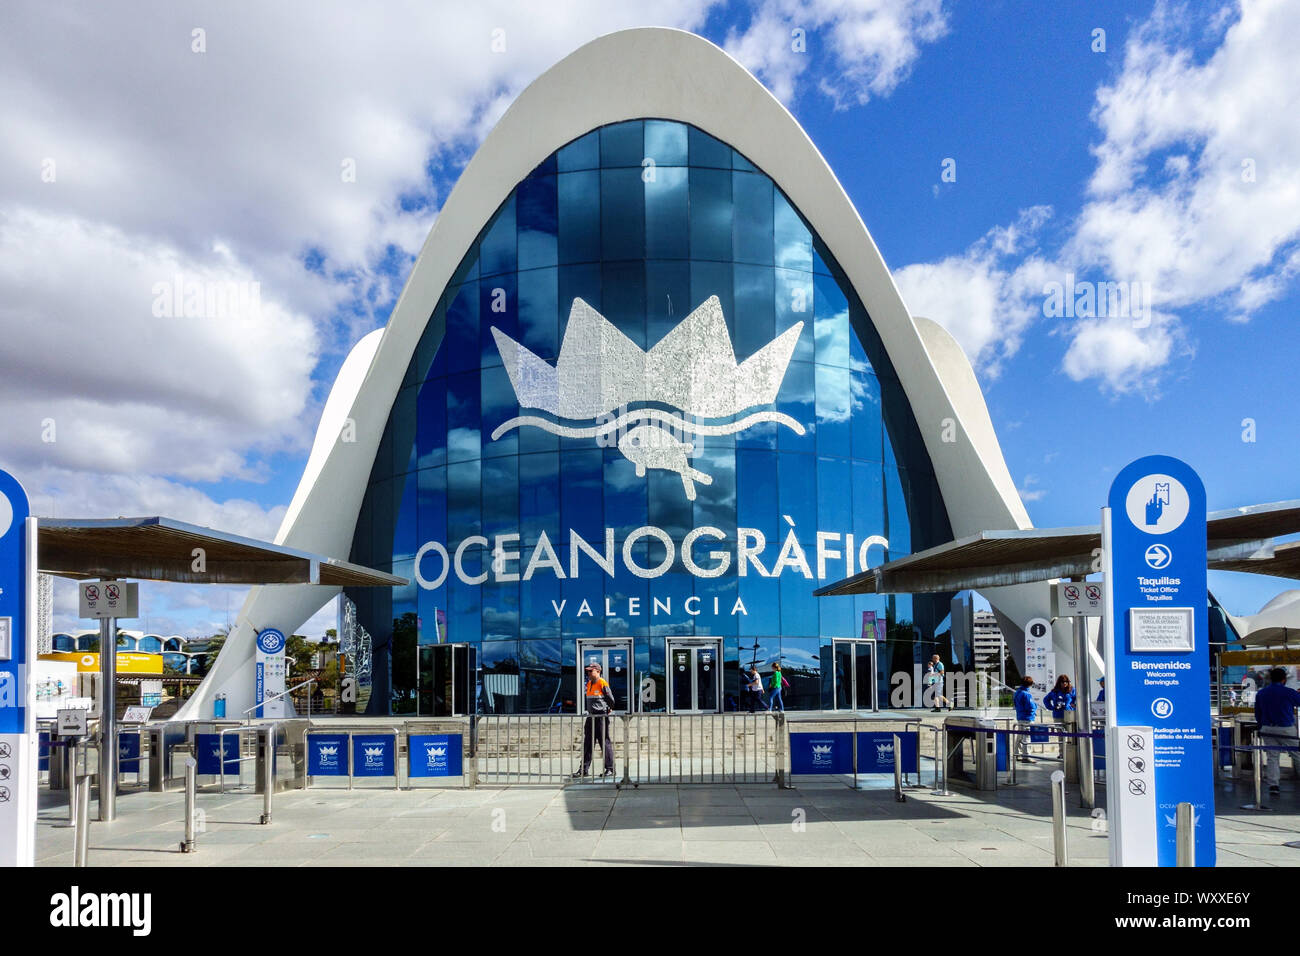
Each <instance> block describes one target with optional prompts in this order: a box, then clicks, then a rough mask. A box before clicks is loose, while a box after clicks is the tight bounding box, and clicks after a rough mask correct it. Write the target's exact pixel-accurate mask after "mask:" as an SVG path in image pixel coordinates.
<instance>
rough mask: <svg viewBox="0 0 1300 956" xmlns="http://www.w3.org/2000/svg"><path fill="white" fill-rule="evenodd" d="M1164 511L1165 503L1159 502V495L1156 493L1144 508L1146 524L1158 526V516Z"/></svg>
mask: <svg viewBox="0 0 1300 956" xmlns="http://www.w3.org/2000/svg"><path fill="white" fill-rule="evenodd" d="M1164 510H1165V503H1164V502H1163V501H1161V500H1160V493H1159V492H1156V493H1155V494H1153V495H1152V496H1151V500H1150V501H1148V502H1147V507H1146V518H1147V524H1159V523H1160V515H1161V514H1163V513H1164Z"/></svg>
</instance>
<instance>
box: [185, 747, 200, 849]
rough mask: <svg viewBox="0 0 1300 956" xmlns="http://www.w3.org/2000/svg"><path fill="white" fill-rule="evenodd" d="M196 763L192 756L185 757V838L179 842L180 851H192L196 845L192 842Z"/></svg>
mask: <svg viewBox="0 0 1300 956" xmlns="http://www.w3.org/2000/svg"><path fill="white" fill-rule="evenodd" d="M196 767H198V763H197V762H196V761H195V759H194V758H193V757H186V758H185V840H184V841H183V842H182V843H181V852H182V853H193V852H194V851H195V850H196V849H198V847H197V846H195V842H194V812H195V811H194V804H195V786H196V781H197V777H198V774H197V772H196V770H195V768H196Z"/></svg>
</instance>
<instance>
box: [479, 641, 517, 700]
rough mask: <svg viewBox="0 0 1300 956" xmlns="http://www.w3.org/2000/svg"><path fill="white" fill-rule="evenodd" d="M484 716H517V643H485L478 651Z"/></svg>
mask: <svg viewBox="0 0 1300 956" xmlns="http://www.w3.org/2000/svg"><path fill="white" fill-rule="evenodd" d="M480 654H481V658H480V666H481V670H482V675H483V701H482V702H483V710H482V712H483V713H485V714H515V713H519V696H520V679H519V678H520V673H519V670H520V668H519V642H518V641H484V642H483V645H482V650H481V651H480Z"/></svg>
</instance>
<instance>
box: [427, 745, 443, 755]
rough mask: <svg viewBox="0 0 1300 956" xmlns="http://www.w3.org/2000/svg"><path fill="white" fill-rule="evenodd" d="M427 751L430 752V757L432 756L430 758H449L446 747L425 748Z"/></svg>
mask: <svg viewBox="0 0 1300 956" xmlns="http://www.w3.org/2000/svg"><path fill="white" fill-rule="evenodd" d="M425 749H426V750H428V752H429V756H430V757H445V756H447V748H446V747H434V746H432V745H430V746H429V747H427V748H425Z"/></svg>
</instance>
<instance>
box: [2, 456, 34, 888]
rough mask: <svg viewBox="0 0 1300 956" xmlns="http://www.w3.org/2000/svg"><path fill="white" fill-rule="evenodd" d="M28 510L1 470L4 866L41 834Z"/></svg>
mask: <svg viewBox="0 0 1300 956" xmlns="http://www.w3.org/2000/svg"><path fill="white" fill-rule="evenodd" d="M28 516H29V510H28V504H27V494H26V493H25V492H24V491H23V487H22V485H20V484H19V483H18V480H17V479H16V478H14V476H13V475H11V474H9V473H8V472H7V471H0V868H3V867H12V866H31V865H32V861H33V857H34V847H35V839H36V777H37V771H36V769H35V768H36V765H37V763H38V759H37V755H36V739H35V736H34V734H35V732H36V727H35V726H34V724H35V721H34V717H35V714H34V713H33V712H32V711H31V709H30V708H29V706H28V705H29V703H30V701H29V699H28V691H29V686H28V683H27V682H28V680H29V679H30V677H29V674H28V666H27V665H28V663H29V662H28V660H27V652H28V647H27V640H28V637H29V635H28V629H27V619H28V615H29V614H30V613H31V612H32V610H33V608H31V607H29V602H30V600H31V588H32V585H33V583H34V576H35V569H34V568H32V567H31V566H30V565H31V561H30V558H29V553H28V546H29V535H28V534H27V518H28ZM33 650H34V649H33Z"/></svg>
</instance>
